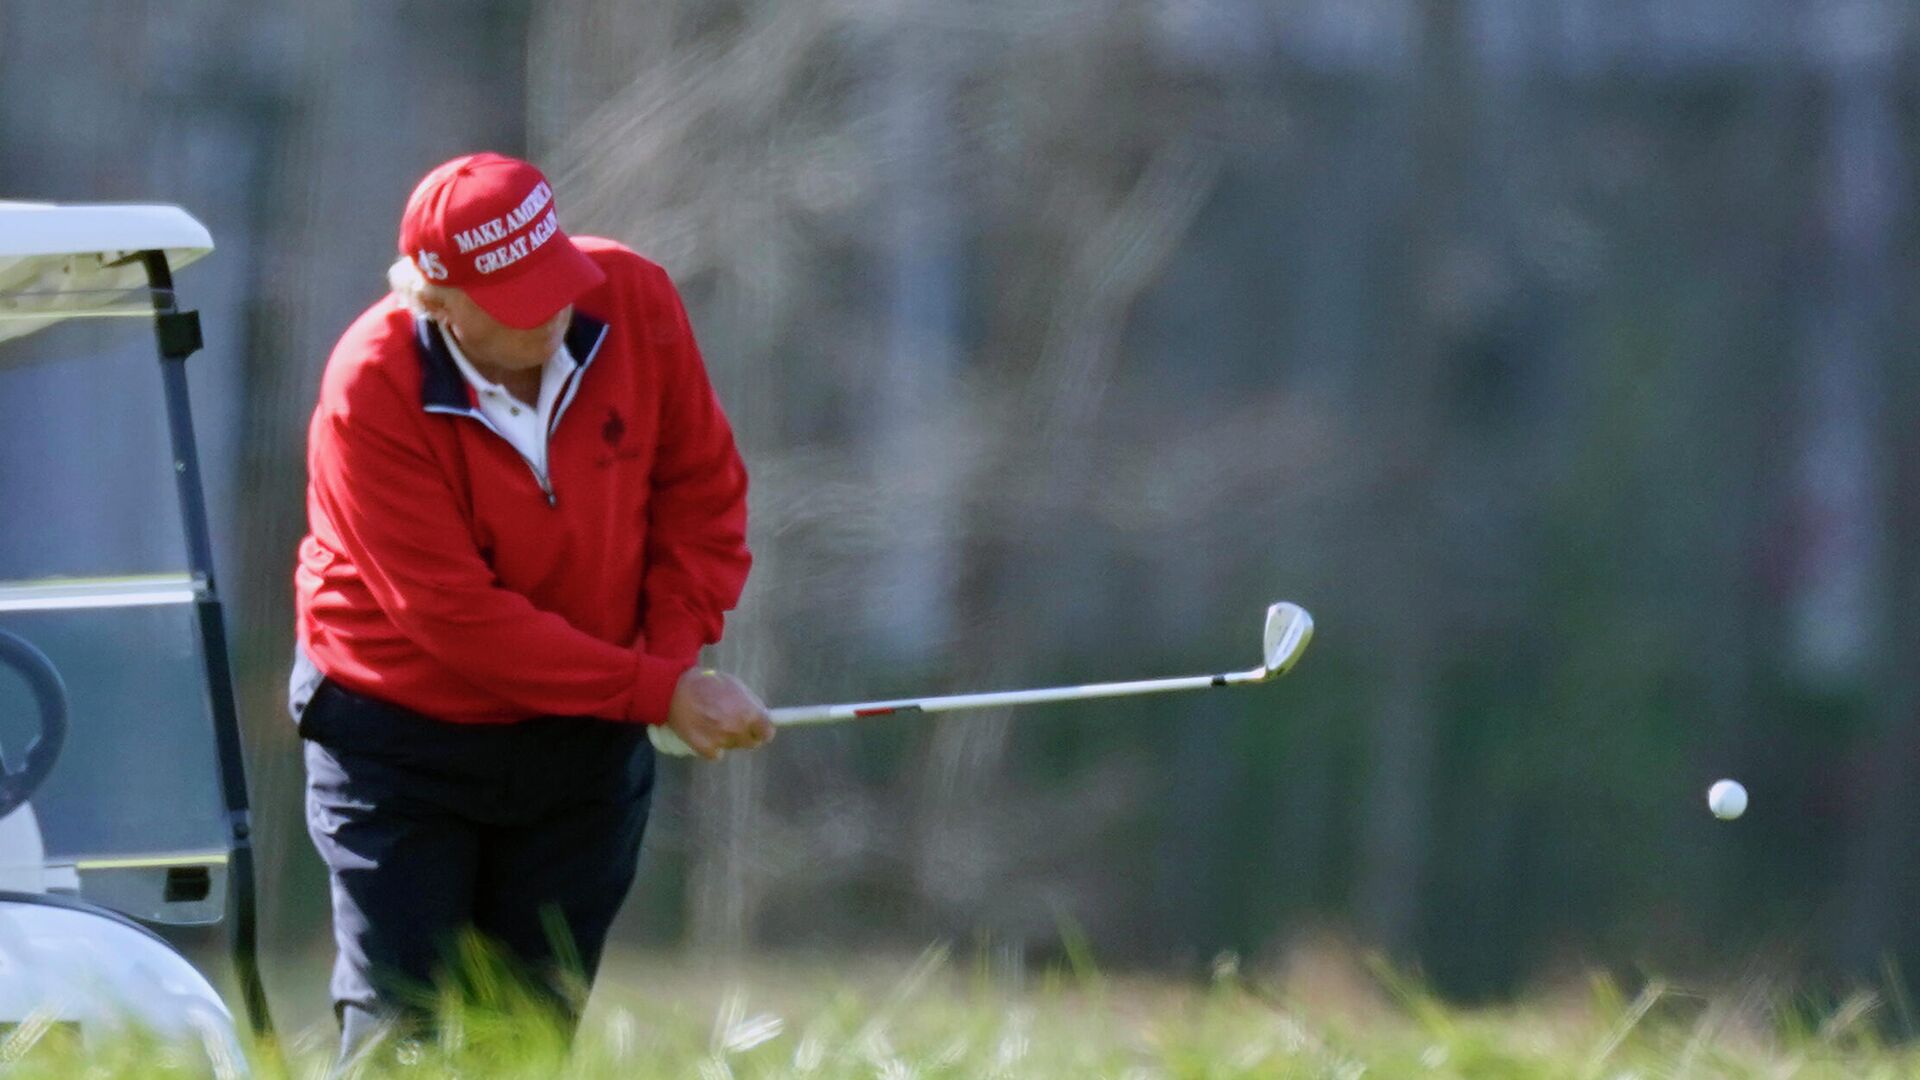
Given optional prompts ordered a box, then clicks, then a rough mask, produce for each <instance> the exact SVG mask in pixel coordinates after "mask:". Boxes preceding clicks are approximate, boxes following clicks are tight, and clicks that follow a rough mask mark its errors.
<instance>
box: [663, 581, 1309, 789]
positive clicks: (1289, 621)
mask: <svg viewBox="0 0 1920 1080" xmlns="http://www.w3.org/2000/svg"><path fill="white" fill-rule="evenodd" d="M1312 638H1313V616H1311V615H1309V614H1307V609H1305V608H1303V607H1301V606H1300V605H1299V604H1292V603H1286V602H1281V603H1278V604H1274V605H1273V606H1271V607H1269V608H1267V621H1266V625H1265V627H1264V628H1263V630H1262V633H1261V639H1260V643H1261V661H1262V662H1261V665H1260V666H1259V667H1256V668H1251V669H1249V670H1246V671H1229V672H1225V673H1222V674H1219V675H1189V676H1185V677H1180V678H1171V679H1142V680H1138V681H1135V682H1110V683H1090V684H1088V685H1085V686H1056V687H1048V688H1045V689H1038V690H1002V691H998V692H994V693H986V694H949V695H947V696H945V697H929V698H896V699H894V700H891V701H863V702H858V703H855V704H851V705H796V706H791V707H788V708H781V709H769V710H768V714H769V715H770V716H771V717H772V718H773V722H774V724H775V725H776V726H778V727H793V726H797V725H801V724H831V723H835V722H837V721H841V720H866V719H869V718H872V717H877V716H893V715H896V714H898V713H911V712H918V713H939V712H959V711H961V710H963V709H995V708H1001V707H1003V706H1007V705H1038V704H1041V703H1043V702H1048V701H1085V700H1089V699H1092V698H1112V697H1129V696H1131V695H1134V694H1165V693H1170V692H1172V691H1176V690H1204V689H1207V688H1209V687H1214V686H1247V685H1252V684H1254V683H1263V682H1267V681H1268V680H1270V679H1274V678H1278V677H1279V676H1281V675H1285V674H1286V673H1287V672H1288V671H1289V670H1290V669H1291V668H1292V667H1293V665H1294V664H1295V663H1296V662H1298V661H1299V659H1300V654H1301V653H1303V652H1305V651H1306V648H1307V642H1308V641H1310V640H1312ZM648 734H649V735H650V736H652V738H653V745H654V747H655V748H656V749H658V750H659V751H660V752H661V753H663V754H671V755H673V756H674V757H687V756H689V755H691V754H692V753H693V749H692V748H691V747H689V746H688V745H687V744H686V743H685V742H684V741H682V740H681V738H680V736H678V735H676V734H674V733H673V732H672V731H671V730H670V729H668V728H666V727H664V726H658V725H656V726H655V727H653V728H651V729H649V731H648Z"/></svg>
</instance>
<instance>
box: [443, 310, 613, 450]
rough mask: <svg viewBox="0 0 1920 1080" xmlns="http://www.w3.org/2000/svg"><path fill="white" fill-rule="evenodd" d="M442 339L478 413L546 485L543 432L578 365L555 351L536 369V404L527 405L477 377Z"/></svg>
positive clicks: (457, 347)
mask: <svg viewBox="0 0 1920 1080" xmlns="http://www.w3.org/2000/svg"><path fill="white" fill-rule="evenodd" d="M440 336H441V337H442V338H444V339H446V342H447V352H449V353H451V354H453V362H454V363H455V364H456V365H458V366H459V368H460V374H462V375H464V376H466V379H467V385H469V386H471V387H473V394H474V397H475V398H476V399H477V400H478V401H479V402H480V412H481V413H482V414H483V415H485V416H486V418H487V422H488V423H490V424H492V425H493V428H494V430H495V431H498V432H499V433H500V435H501V437H502V438H504V439H506V440H507V441H508V442H510V443H512V444H513V448H514V449H515V450H518V451H520V456H521V457H523V458H526V459H527V464H529V465H531V466H533V471H534V472H535V473H537V474H538V475H539V477H540V481H541V483H542V484H545V483H546V482H547V432H548V430H549V429H550V428H551V427H552V426H553V411H554V409H556V408H557V407H558V406H559V403H560V394H561V392H562V391H564V390H565V389H566V386H567V380H568V379H570V378H572V377H573V373H574V372H575V371H577V370H579V367H580V365H579V363H578V362H577V361H575V360H574V358H573V354H572V353H569V352H568V351H567V348H566V346H565V345H562V346H560V348H558V349H555V350H554V352H553V355H552V356H550V357H548V358H547V362H546V364H545V366H543V367H542V368H541V369H540V401H539V404H538V405H528V404H526V403H525V402H523V401H521V400H520V399H519V398H517V397H514V396H513V391H511V390H508V389H507V388H506V387H504V386H502V385H500V384H499V383H497V382H494V381H493V380H492V379H489V378H487V377H486V376H485V375H482V374H480V372H479V370H478V369H477V368H475V367H474V366H473V362H472V361H470V360H468V359H467V355H466V354H465V353H463V352H461V351H460V343H459V342H457V341H455V340H453V335H452V334H450V333H444V332H443V333H442V334H441V335H440Z"/></svg>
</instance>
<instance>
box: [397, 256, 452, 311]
mask: <svg viewBox="0 0 1920 1080" xmlns="http://www.w3.org/2000/svg"><path fill="white" fill-rule="evenodd" d="M387 288H389V289H392V290H393V295H394V297H395V298H397V299H398V300H399V301H400V303H401V305H402V306H404V307H405V308H406V309H407V310H408V311H411V312H413V313H414V314H416V315H425V314H427V307H426V304H425V303H424V298H426V297H429V296H432V295H433V294H434V293H436V292H438V291H439V290H441V289H444V288H446V286H444V285H435V284H434V283H433V282H431V281H428V280H427V276H426V275H425V274H422V273H421V272H420V268H419V267H418V266H415V265H414V264H413V260H412V259H410V258H408V257H407V256H405V255H402V256H400V257H399V258H397V259H395V260H393V265H391V266H389V267H387Z"/></svg>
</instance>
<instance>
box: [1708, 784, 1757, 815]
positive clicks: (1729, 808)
mask: <svg viewBox="0 0 1920 1080" xmlns="http://www.w3.org/2000/svg"><path fill="white" fill-rule="evenodd" d="M1707 809H1709V810H1711V811H1713V816H1714V817H1717V818H1719V819H1720V820H1722V821H1732V820H1733V819H1734V818H1737V817H1739V816H1740V815H1741V814H1744V813H1746V812H1747V789H1746V788H1743V787H1741V786H1740V781H1738V780H1721V781H1719V782H1717V783H1715V784H1714V785H1713V786H1712V787H1710V788H1708V789H1707Z"/></svg>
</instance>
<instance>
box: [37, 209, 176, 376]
mask: <svg viewBox="0 0 1920 1080" xmlns="http://www.w3.org/2000/svg"><path fill="white" fill-rule="evenodd" d="M212 250H213V237H212V236H211V235H209V234H208V232H207V228H206V226H204V225H202V224H200V223H199V222H198V221H195V220H194V218H193V215H191V214H189V213H187V212H186V211H185V210H182V209H180V208H179V207H177V206H164V205H131V204H60V203H39V202H0V341H4V340H6V339H8V338H15V337H20V336H21V335H23V334H29V333H32V332H33V331H35V330H39V329H41V328H43V327H46V326H51V325H52V324H54V323H57V322H60V321H62V320H65V319H72V318H80V317H84V316H99V315H151V314H152V313H153V305H152V299H151V296H150V294H149V293H148V290H147V271H146V267H145V266H144V265H143V264H142V263H141V261H140V260H139V259H138V258H136V257H134V256H137V255H138V254H139V253H140V252H143V251H163V252H165V253H166V255H167V264H168V265H169V266H170V267H171V268H173V269H175V270H178V269H179V268H180V267H182V266H185V265H187V264H188V263H190V262H193V261H194V260H195V259H198V258H200V257H201V256H202V255H205V254H206V253H207V252H209V251H212Z"/></svg>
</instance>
